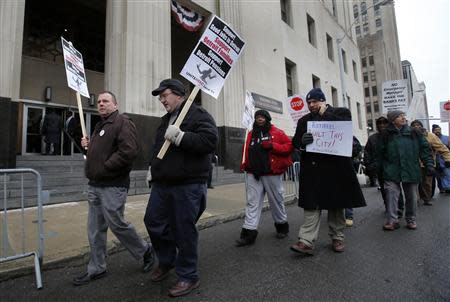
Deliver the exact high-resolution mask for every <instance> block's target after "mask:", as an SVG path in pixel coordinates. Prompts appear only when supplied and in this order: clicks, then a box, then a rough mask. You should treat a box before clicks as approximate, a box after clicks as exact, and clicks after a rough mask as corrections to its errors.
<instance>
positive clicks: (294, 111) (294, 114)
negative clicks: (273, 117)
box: [286, 94, 309, 129]
mask: <svg viewBox="0 0 450 302" xmlns="http://www.w3.org/2000/svg"><path fill="white" fill-rule="evenodd" d="M286 104H287V108H288V111H289V114H290V115H291V118H292V121H293V122H294V129H295V128H296V127H297V122H298V120H299V119H301V118H302V117H303V116H304V115H306V114H308V113H309V109H308V104H307V103H306V101H305V97H304V96H303V95H299V94H296V95H293V96H290V97H288V98H287V99H286Z"/></svg>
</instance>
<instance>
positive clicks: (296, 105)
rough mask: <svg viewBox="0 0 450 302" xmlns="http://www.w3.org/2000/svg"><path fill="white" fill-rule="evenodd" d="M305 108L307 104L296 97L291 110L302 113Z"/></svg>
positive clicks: (292, 101)
mask: <svg viewBox="0 0 450 302" xmlns="http://www.w3.org/2000/svg"><path fill="white" fill-rule="evenodd" d="M304 106H305V102H303V100H302V99H301V98H299V97H295V98H293V99H292V100H291V108H292V109H294V110H295V111H300V110H302V108H303V107H304Z"/></svg>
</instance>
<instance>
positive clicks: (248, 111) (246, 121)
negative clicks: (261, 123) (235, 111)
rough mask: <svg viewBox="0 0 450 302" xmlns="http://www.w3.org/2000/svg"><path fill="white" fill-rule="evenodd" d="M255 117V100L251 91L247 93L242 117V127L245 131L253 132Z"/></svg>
mask: <svg viewBox="0 0 450 302" xmlns="http://www.w3.org/2000/svg"><path fill="white" fill-rule="evenodd" d="M254 115H255V100H253V97H252V94H251V93H250V91H248V90H247V91H246V92H245V104H244V114H243V116H242V126H244V127H245V129H248V130H252V128H253V122H254V119H255V117H254Z"/></svg>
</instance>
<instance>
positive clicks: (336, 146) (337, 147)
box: [306, 121, 353, 157]
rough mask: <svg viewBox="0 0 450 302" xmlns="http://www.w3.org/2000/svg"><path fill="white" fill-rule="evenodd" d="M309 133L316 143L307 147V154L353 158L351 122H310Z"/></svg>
mask: <svg viewBox="0 0 450 302" xmlns="http://www.w3.org/2000/svg"><path fill="white" fill-rule="evenodd" d="M307 131H308V132H310V133H312V135H313V138H314V141H313V143H312V144H309V145H307V146H306V151H307V152H315V153H323V154H332V155H339V156H348V157H351V156H352V146H353V145H352V144H353V126H352V122H351V121H320V122H314V121H310V122H308V130H307Z"/></svg>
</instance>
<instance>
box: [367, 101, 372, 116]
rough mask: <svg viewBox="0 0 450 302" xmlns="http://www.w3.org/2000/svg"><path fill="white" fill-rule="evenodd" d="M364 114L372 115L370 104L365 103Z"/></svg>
mask: <svg viewBox="0 0 450 302" xmlns="http://www.w3.org/2000/svg"><path fill="white" fill-rule="evenodd" d="M366 113H367V114H371V113H372V107H370V102H368V103H366Z"/></svg>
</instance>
